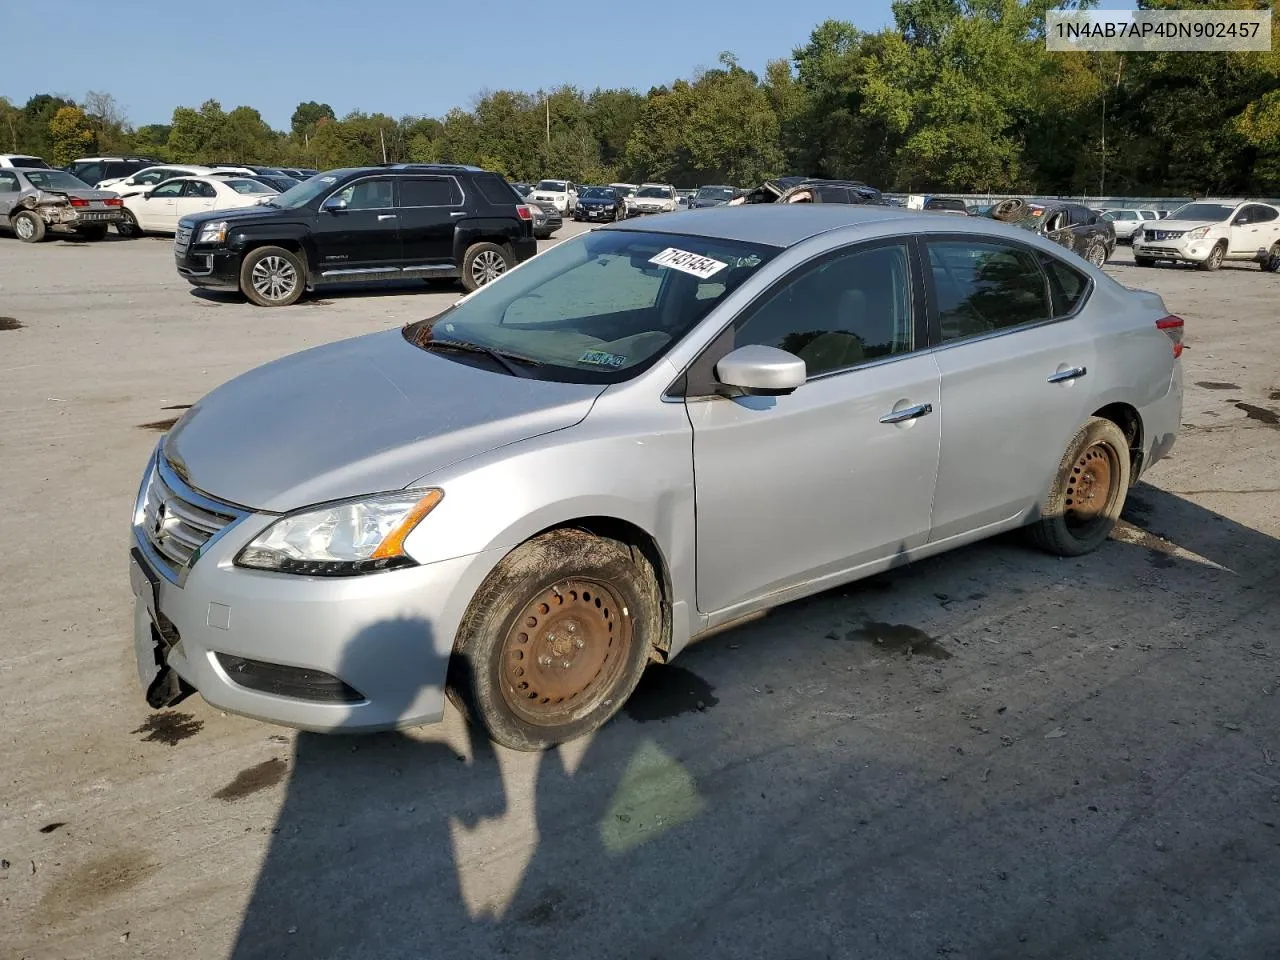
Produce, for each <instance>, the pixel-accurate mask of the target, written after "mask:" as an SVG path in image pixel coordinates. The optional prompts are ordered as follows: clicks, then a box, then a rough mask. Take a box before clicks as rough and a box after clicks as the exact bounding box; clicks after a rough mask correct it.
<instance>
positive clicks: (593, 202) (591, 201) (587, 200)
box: [578, 197, 619, 207]
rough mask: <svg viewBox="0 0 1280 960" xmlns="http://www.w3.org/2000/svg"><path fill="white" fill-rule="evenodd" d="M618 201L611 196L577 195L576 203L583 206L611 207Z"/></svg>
mask: <svg viewBox="0 0 1280 960" xmlns="http://www.w3.org/2000/svg"><path fill="white" fill-rule="evenodd" d="M618 202H619V201H617V200H615V199H613V197H579V198H578V203H580V204H582V206H584V207H612V206H613V205H614V204H616V203H618Z"/></svg>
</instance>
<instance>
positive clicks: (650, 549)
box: [537, 517, 671, 662]
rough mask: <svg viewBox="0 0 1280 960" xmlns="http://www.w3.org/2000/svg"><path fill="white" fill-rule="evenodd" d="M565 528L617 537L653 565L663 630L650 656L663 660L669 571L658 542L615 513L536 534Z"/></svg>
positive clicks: (668, 640) (668, 613) (668, 610)
mask: <svg viewBox="0 0 1280 960" xmlns="http://www.w3.org/2000/svg"><path fill="white" fill-rule="evenodd" d="M564 529H568V530H582V531H584V532H585V533H590V534H592V535H593V536H597V537H606V538H608V539H610V540H617V541H618V542H619V543H625V544H626V545H627V546H629V547H630V548H631V549H632V550H633V551H636V550H638V551H640V553H641V554H642V555H643V556H644V558H645V559H646V560H648V561H649V565H650V566H652V567H653V571H654V573H655V574H657V577H658V591H659V593H660V594H661V596H662V632H661V634H660V635H659V638H658V643H657V645H656V647H655V649H654V650H653V651H652V652H651V656H653V658H654V659H655V660H659V661H663V662H665V661H666V659H667V654H668V653H669V652H670V651H671V572H670V571H669V570H668V569H667V561H666V558H665V557H663V555H662V550H661V549H660V548H659V547H658V542H657V541H656V540H654V539H653V537H651V536H650V535H649V534H648V532H647V531H645V530H643V529H641V528H640V527H637V526H636V525H635V524H634V523H630V522H629V521H626V520H619V519H617V518H616V517H578V518H577V519H576V520H568V521H566V522H564V523H557V524H556V525H555V526H554V527H548V528H547V529H546V530H540V531H539V532H538V534H537V536H541V535H542V534H544V533H548V532H549V531H551V530H564Z"/></svg>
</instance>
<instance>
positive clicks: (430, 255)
mask: <svg viewBox="0 0 1280 960" xmlns="http://www.w3.org/2000/svg"><path fill="white" fill-rule="evenodd" d="M396 191H397V192H396V210H395V212H396V214H397V215H398V216H399V228H400V242H401V244H402V253H401V256H402V257H403V259H404V269H405V270H408V271H414V270H415V269H417V268H427V272H430V268H435V267H452V266H453V232H454V224H456V223H457V222H458V221H460V220H463V219H464V218H465V217H466V214H467V211H466V208H465V207H464V206H463V199H464V198H463V195H462V188H461V187H460V186H459V185H458V181H457V180H456V179H455V178H453V177H446V176H425V175H424V176H414V177H402V178H401V179H399V180H397V181H396Z"/></svg>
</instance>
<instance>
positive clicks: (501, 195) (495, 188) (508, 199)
mask: <svg viewBox="0 0 1280 960" xmlns="http://www.w3.org/2000/svg"><path fill="white" fill-rule="evenodd" d="M475 184H476V187H477V188H478V189H479V191H480V195H481V196H482V197H484V198H485V199H486V200H488V201H489V202H490V203H495V204H499V205H503V204H508V203H519V202H520V201H521V200H523V199H524V197H523V195H519V194H518V191H517V190H516V188H515V187H513V186H511V184H509V183H507V181H505V180H503V179H502V178H501V177H498V176H494V175H492V174H489V175H486V176H478V177H476V179H475Z"/></svg>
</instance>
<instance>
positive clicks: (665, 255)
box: [649, 247, 728, 280]
mask: <svg viewBox="0 0 1280 960" xmlns="http://www.w3.org/2000/svg"><path fill="white" fill-rule="evenodd" d="M649 262H650V263H652V264H653V265H654V266H657V267H670V268H671V269H672V270H679V271H681V272H682V273H689V274H692V275H693V276H695V277H700V278H702V279H703V280H705V279H706V278H707V277H714V276H715V275H716V274H717V273H719V272H720V271H721V270H723V269H724V268H725V267H727V266H728V264H727V263H722V262H721V261H719V260H712V259H711V258H710V257H700V256H698V254H696V253H690V252H689V251H688V250H680V249H678V248H676V247H667V249H665V250H663V251H662V252H661V253H660V254H658V255H657V256H656V257H654V258H653V259H652V260H650V261H649Z"/></svg>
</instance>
